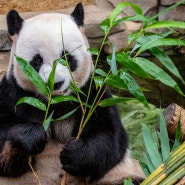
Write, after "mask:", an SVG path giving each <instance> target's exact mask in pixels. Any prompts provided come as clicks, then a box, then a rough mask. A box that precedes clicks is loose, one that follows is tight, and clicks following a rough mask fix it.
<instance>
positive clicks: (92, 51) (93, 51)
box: [88, 48, 99, 56]
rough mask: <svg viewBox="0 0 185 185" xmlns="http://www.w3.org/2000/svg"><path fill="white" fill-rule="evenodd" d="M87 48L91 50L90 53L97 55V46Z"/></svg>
mask: <svg viewBox="0 0 185 185" xmlns="http://www.w3.org/2000/svg"><path fill="white" fill-rule="evenodd" d="M88 50H89V51H90V52H91V54H92V55H96V56H98V55H99V50H98V49H97V48H89V49H88Z"/></svg>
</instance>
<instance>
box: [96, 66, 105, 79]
mask: <svg viewBox="0 0 185 185" xmlns="http://www.w3.org/2000/svg"><path fill="white" fill-rule="evenodd" d="M95 73H96V74H98V75H100V76H103V77H106V76H107V73H106V72H105V71H103V70H102V69H100V68H98V69H96V70H95Z"/></svg>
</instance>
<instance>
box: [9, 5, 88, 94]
mask: <svg viewBox="0 0 185 185" xmlns="http://www.w3.org/2000/svg"><path fill="white" fill-rule="evenodd" d="M83 19H84V10H83V6H82V4H81V3H79V4H77V6H76V8H75V9H74V11H73V12H72V14H71V15H65V14H59V13H48V14H41V15H37V16H35V17H32V18H30V19H27V20H23V19H22V18H21V17H20V16H19V14H18V13H17V12H16V11H15V10H11V11H10V12H9V13H8V15H7V25H8V32H9V34H10V36H11V37H12V40H13V46H12V50H11V57H10V64H9V68H8V71H7V74H6V77H7V78H10V76H12V75H13V77H14V78H15V79H16V81H17V83H18V85H19V86H20V87H22V88H23V89H25V90H31V91H34V92H38V91H37V89H36V88H35V87H34V85H33V84H32V82H31V81H30V80H29V79H28V78H27V77H26V76H25V74H24V73H23V71H22V70H21V69H20V67H19V65H18V62H17V61H16V59H15V57H14V54H16V55H17V56H19V57H21V58H23V59H25V60H26V61H28V62H29V63H30V64H31V66H32V67H34V68H35V70H36V71H37V72H38V73H39V75H40V76H41V77H42V79H43V80H44V81H45V82H47V81H48V77H49V74H50V72H51V70H52V64H53V62H54V61H55V60H56V59H59V58H60V57H63V56H64V55H65V54H66V57H67V61H68V64H69V66H70V69H71V72H72V76H73V79H74V81H75V83H76V84H77V86H78V87H82V86H83V85H84V84H85V83H86V81H87V80H88V78H89V75H90V73H91V70H92V60H91V56H90V53H89V52H88V50H87V49H88V43H87V40H86V37H85V35H84V33H83V29H82V28H83ZM71 81H72V77H71V74H70V71H69V70H68V68H67V67H66V66H64V65H61V64H57V67H56V71H55V82H54V83H55V86H54V88H55V91H56V92H59V93H60V92H62V93H64V94H68V93H69V92H70V90H69V85H70V83H71Z"/></svg>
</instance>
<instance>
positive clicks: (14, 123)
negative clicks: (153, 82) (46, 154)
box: [0, 79, 46, 176]
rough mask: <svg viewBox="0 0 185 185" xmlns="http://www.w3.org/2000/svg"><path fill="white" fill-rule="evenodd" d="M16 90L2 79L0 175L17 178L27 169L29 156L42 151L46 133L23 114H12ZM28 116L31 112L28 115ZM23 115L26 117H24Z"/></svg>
mask: <svg viewBox="0 0 185 185" xmlns="http://www.w3.org/2000/svg"><path fill="white" fill-rule="evenodd" d="M19 95H21V93H20V92H19V91H18V87H16V86H15V85H14V83H11V81H7V80H6V79H3V80H2V82H1V84H0V176H19V175H22V174H23V173H24V172H26V171H27V170H28V169H30V168H29V165H28V160H29V156H30V155H34V154H38V153H40V152H42V151H43V150H44V147H45V144H46V133H45V131H44V129H43V126H42V125H41V124H39V123H36V122H33V121H31V120H30V119H29V117H28V119H25V118H26V117H27V115H26V114H24V112H23V114H24V116H21V111H20V109H18V113H19V115H17V114H16V112H15V102H17V98H20V97H19ZM27 114H28V115H30V117H32V116H33V113H32V112H29V111H28V112H27ZM25 116H26V117H25Z"/></svg>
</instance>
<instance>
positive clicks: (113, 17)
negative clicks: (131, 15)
mask: <svg viewBox="0 0 185 185" xmlns="http://www.w3.org/2000/svg"><path fill="white" fill-rule="evenodd" d="M128 6H131V7H132V9H133V10H134V11H135V13H136V14H140V15H142V14H143V13H142V9H141V8H140V7H139V6H137V5H136V4H134V3H131V2H121V3H119V4H118V5H117V6H116V8H115V9H114V10H113V11H112V13H111V15H110V23H111V25H113V22H114V21H115V20H116V19H117V17H118V16H119V15H120V13H121V12H122V11H123V10H124V9H125V8H126V7H128Z"/></svg>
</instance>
